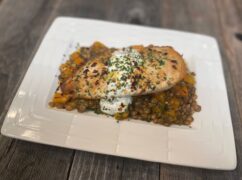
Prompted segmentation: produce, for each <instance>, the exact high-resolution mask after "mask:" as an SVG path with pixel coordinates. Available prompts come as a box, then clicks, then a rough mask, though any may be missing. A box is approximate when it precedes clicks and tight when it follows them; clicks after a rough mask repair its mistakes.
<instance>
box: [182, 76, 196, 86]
mask: <svg viewBox="0 0 242 180" xmlns="http://www.w3.org/2000/svg"><path fill="white" fill-rule="evenodd" d="M184 81H185V82H187V83H189V84H192V85H194V84H195V83H196V81H195V78H194V76H193V75H191V74H187V75H186V76H185V78H184Z"/></svg>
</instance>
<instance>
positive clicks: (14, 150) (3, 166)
mask: <svg viewBox="0 0 242 180" xmlns="http://www.w3.org/2000/svg"><path fill="white" fill-rule="evenodd" d="M56 3H58V1H47V0H46V1H32V0H22V1H14V0H8V1H3V2H2V3H1V5H0V22H1V25H0V34H1V36H0V82H1V84H0V90H1V96H0V102H1V103H0V112H1V119H0V124H2V121H3V117H4V116H5V114H6V112H7V109H8V107H9V105H10V103H11V101H12V98H13V97H14V94H15V92H16V90H17V88H18V86H19V84H20V82H21V80H22V78H23V76H24V74H25V72H26V70H27V68H28V66H29V64H30V62H31V60H32V56H33V54H34V52H35V51H36V49H37V48H38V46H39V43H40V42H41V41H40V40H41V39H40V38H41V37H42V36H43V35H44V33H45V31H46V30H47V29H48V26H49V25H50V22H48V18H49V17H51V15H52V10H53V9H54V8H55V6H56ZM26 5H28V6H29V9H28V10H26ZM43 12H44V13H43ZM46 23H48V24H46ZM73 152H74V151H72V150H66V149H63V148H53V147H50V146H44V145H39V144H33V143H28V142H22V141H17V140H12V139H10V138H6V137H3V136H2V135H0V177H1V178H0V179H48V178H50V179H61V178H63V179H65V178H67V177H66V176H67V172H68V170H69V167H70V163H71V156H72V154H73Z"/></svg>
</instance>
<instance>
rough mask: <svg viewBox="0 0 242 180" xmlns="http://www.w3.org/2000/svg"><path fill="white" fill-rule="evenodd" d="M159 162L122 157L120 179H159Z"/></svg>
mask: <svg viewBox="0 0 242 180" xmlns="http://www.w3.org/2000/svg"><path fill="white" fill-rule="evenodd" d="M159 172H160V171H159V164H158V163H153V162H146V161H140V160H134V159H126V158H125V159H124V167H123V172H122V179H123V180H126V179H129V180H139V179H147V180H148V179H152V180H158V179H159Z"/></svg>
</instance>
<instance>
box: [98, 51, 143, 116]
mask: <svg viewBox="0 0 242 180" xmlns="http://www.w3.org/2000/svg"><path fill="white" fill-rule="evenodd" d="M142 64H143V59H142V58H141V55H140V54H139V52H137V51H136V50H134V49H130V48H126V49H122V50H117V51H115V52H114V53H113V54H112V57H111V58H110V60H109V64H108V73H109V75H108V76H109V79H108V80H109V83H108V89H107V98H104V99H101V100H100V106H101V111H103V112H104V113H106V114H110V115H114V114H115V113H121V112H125V111H127V109H128V106H129V104H131V103H132V97H131V96H124V97H120V96H123V95H124V94H129V92H131V80H130V77H129V75H130V73H132V70H133V68H134V67H135V66H139V65H142Z"/></svg>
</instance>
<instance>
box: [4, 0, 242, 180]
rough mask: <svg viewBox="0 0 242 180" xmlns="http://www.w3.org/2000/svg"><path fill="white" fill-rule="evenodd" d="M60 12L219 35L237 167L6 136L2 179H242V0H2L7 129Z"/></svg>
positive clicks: (60, 14) (217, 36) (64, 14)
mask: <svg viewBox="0 0 242 180" xmlns="http://www.w3.org/2000/svg"><path fill="white" fill-rule="evenodd" d="M57 16H75V17H88V18H95V19H104V20H109V21H117V22H127V23H134V24H142V25H146V26H155V27H164V28H172V29H178V30H184V31H191V32H197V33H202V34H207V35H211V36H214V37H216V38H217V40H218V42H219V46H220V50H221V53H222V58H223V67H224V73H225V78H226V83H227V88H228V96H229V103H230V108H231V115H232V120H233V127H234V133H235V141H236V149H237V157H238V166H237V168H236V170H234V171H215V170H205V169H198V168H189V167H181V166H174V165H166V164H159V163H152V162H145V161H139V160H132V159H127V158H119V157H113V156H107V155H99V154H95V153H88V152H83V151H76V150H69V149H64V148H58V147H52V146H47V145H40V144H34V143H29V142H23V141H20V140H15V139H11V138H7V137H4V136H2V135H0V179H10V180H12V179H17V180H19V179H44V180H45V179H51V180H52V179H58V180H59V179H85V180H86V179H125V180H126V179H182V180H183V179H189V180H190V179H191V180H194V179H219V180H221V179H226V180H227V179H236V180H237V179H242V167H241V161H242V121H241V119H242V83H241V79H242V58H241V57H242V53H241V51H242V41H241V40H242V35H241V34H240V33H242V1H241V0H183V1H182V0H150V1H149V0H143V1H139V0H114V1H112V0H104V1H101V0H100V1H98V0H89V1H88V0H86V1H84V0H68V1H67V0H66V1H65V0H51V1H48V0H35V1H34V0H0V112H1V116H0V117H1V118H0V126H1V125H2V123H3V120H4V117H5V115H6V112H7V110H8V108H9V106H10V103H11V101H12V99H13V97H14V94H15V93H16V91H17V89H18V87H19V85H20V83H21V81H22V79H23V77H24V74H25V72H26V71H27V68H28V66H29V64H30V63H31V60H32V58H33V55H34V54H35V52H36V50H37V49H38V46H39V44H40V42H41V41H42V37H43V36H44V34H45V32H46V31H47V29H48V28H49V26H50V24H51V23H52V22H53V20H54V19H55V18H56V17H57Z"/></svg>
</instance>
